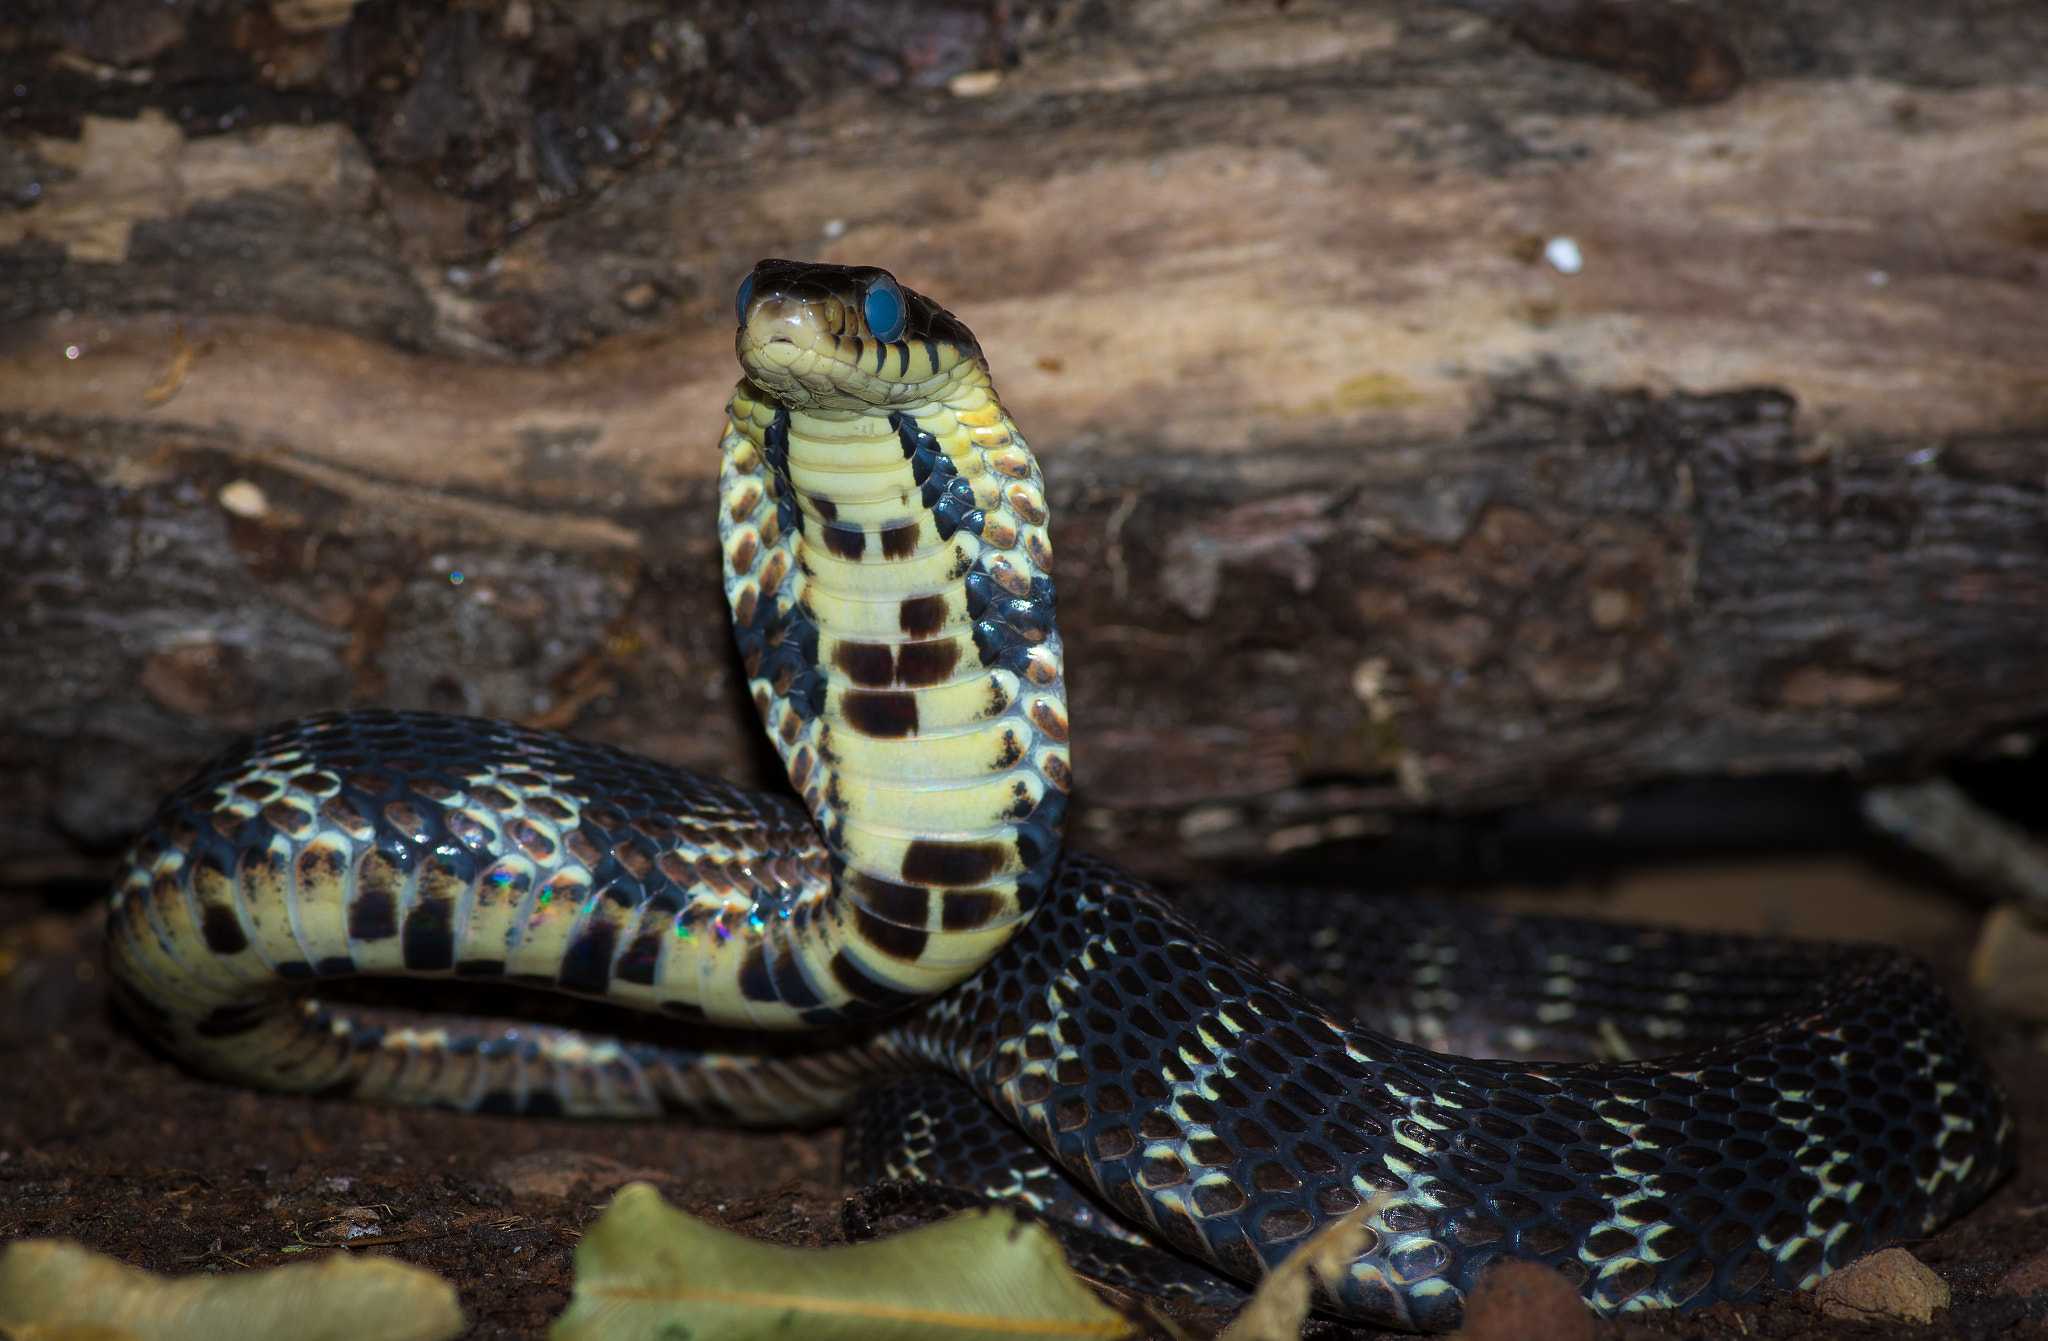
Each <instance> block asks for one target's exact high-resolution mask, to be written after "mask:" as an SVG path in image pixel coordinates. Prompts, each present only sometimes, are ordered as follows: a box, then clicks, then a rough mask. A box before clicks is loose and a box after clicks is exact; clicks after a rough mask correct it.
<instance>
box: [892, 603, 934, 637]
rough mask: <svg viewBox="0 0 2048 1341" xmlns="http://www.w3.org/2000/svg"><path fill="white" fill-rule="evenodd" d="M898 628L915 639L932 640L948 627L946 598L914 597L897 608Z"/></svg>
mask: <svg viewBox="0 0 2048 1341" xmlns="http://www.w3.org/2000/svg"><path fill="white" fill-rule="evenodd" d="M896 627H898V628H900V629H902V630H903V631H904V632H905V633H907V634H909V635H910V636H911V637H913V638H930V637H932V636H934V635H935V634H937V633H938V631H939V630H940V629H942V628H944V627H946V598H945V597H944V596H912V597H911V598H910V599H908V600H906V601H904V602H903V604H902V605H899V606H897V607H896Z"/></svg>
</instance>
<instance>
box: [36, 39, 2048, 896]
mask: <svg viewBox="0 0 2048 1341" xmlns="http://www.w3.org/2000/svg"><path fill="white" fill-rule="evenodd" d="M0 35H4V38H5V40H4V41H0V85H5V87H4V88H0V95H6V94H11V95H12V96H11V100H7V99H5V98H4V97H0V102H4V108H0V565H4V569H0V882H8V883H31V882H36V881H45V880H50V879H58V878H80V879H86V878H92V876H93V875H94V874H95V873H96V872H97V871H98V870H99V869H100V863H102V862H103V861H104V860H105V858H106V855H107V853H108V852H109V851H110V850H111V849H112V848H114V847H116V846H118V844H119V843H120V842H121V841H122V840H123V838H124V837H125V835H126V834H127V833H129V832H130V831H131V830H132V829H133V828H134V827H135V826H136V825H137V824H139V823H140V822H141V821H142V819H143V818H144V817H145V816H146V814H147V811H148V809H149V808H150V807H151V805H152V804H153V802H154V800H155V798H156V797H157V796H158V795H160V794H161V793H162V792H163V791H164V790H165V789H167V788H168V787H169V786H171V785H173V784H175V782H176V781H177V780H178V779H179V777H180V776H182V774H183V773H184V772H185V771H186V770H187V769H189V768H190V767H191V766H192V765H193V764H195V763H196V762H197V761H198V760H199V759H200V758H202V757H203V756H204V755H205V754H207V753H208V752H210V751H212V750H213V749H215V748H218V747H219V746H221V745H222V744H224V743H226V742H227V741H229V740H230V739H232V738H233V737H234V736H236V735H237V734H238V733H242V732H245V731H247V730H249V729H250V728H252V727H254V726H256V725H259V724H261V723H262V722H264V721H266V720H268V719H272V718H277V717H281V716H286V715H289V714H294V713H300V712H308V711H314V710H319V709H325V708H333V707H341V706H364V705H391V706H402V707H428V708H435V709H441V710H447V711H458V712H470V713H477V714H482V715H488V716H498V717H508V718H516V719H519V720H523V721H529V722H536V723H540V724H545V725H549V726H554V727H559V728H562V729H567V730H572V731H575V732H578V733H581V734H585V735H588V736H593V737H597V738H601V739H606V740H610V741H614V742H618V743H621V744H625V745H628V746H630V747H632V748H636V749H640V750H643V751H645V752H648V753H650V754H653V755H656V756H658V757H661V758H664V759H668V760H671V761H674V762H677V763H681V764H685V765H688V766H691V767H695V768H700V769H706V770H710V771H716V772H721V773H726V774H730V775H734V776H739V777H743V778H751V779H756V780H761V781H772V780H773V775H774V770H773V767H772V761H771V760H769V759H768V756H767V754H766V751H765V747H764V746H762V745H760V744H759V743H758V741H757V736H758V733H757V730H756V728H755V725H754V723H753V721H752V718H751V713H750V711H749V710H748V709H747V707H746V705H745V704H744V702H743V700H742V697H741V695H740V693H739V690H738V676H737V665H736V662H735V660H734V657H733V654H732V652H731V650H730V639H729V635H728V633H727V631H726V622H725V619H726V617H725V613H724V610H723V606H722V602H721V601H720V599H719V594H718V581H717V555H716V550H715V537H714V532H713V525H712V511H711V508H712V500H711V484H712V476H713V472H714V469H715V464H714V462H715V452H714V444H715V441H716V438H717V434H718V431H719V428H720V426H721V409H722V405H723V403H724V399H725V397H726V395H727V393H728V391H729V388H730V385H731V382H732V380H733V378H734V376H735V371H734V366H733V362H732V358H731V353H730V339H731V337H730V323H731V316H730V311H731V308H730V301H731V292H732V288H733V286H734V285H735V284H736V282H737V280H738V279H739V277H740V276H741V275H742V274H743V273H744V272H745V270H746V268H747V267H748V266H749V265H751V263H752V262H753V261H754V260H755V259H756V258H757V257H760V256H765V255H793V256H803V257H810V258H815V259H825V260H835V261H847V262H853V261H858V262H863V263H871V264H879V265H884V266H888V267H890V268H891V269H893V270H895V272H896V273H897V274H898V275H899V276H900V277H901V278H902V279H903V280H904V282H906V283H907V284H910V285H911V286H913V287H915V288H918V289H920V290H922V291H924V292H927V293H929V294H931V295H933V296H935V297H937V298H938V299H940V300H941V301H942V302H944V303H946V304H947V305H948V306H950V307H951V308H953V309H954V310H955V311H956V312H958V313H959V314H960V315H961V316H962V317H963V318H964V319H965V320H966V321H967V323H968V324H969V325H970V326H971V327H972V328H973V329H974V330H975V331H976V332H977V334H978V335H979V336H980V337H981V339H982V341H983V344H984V346H985V348H986V349H987V351H988V354H989V358H990V361H991V364H992V366H993V367H994V370H995V373H996V377H997V382H998V385H999V387H1000V388H1001V389H1002V391H1003V393H1004V395H1005V398H1006V400H1007V401H1008V403H1009V405H1010V407H1011V409H1012V410H1013V412H1014V413H1015V414H1016V416H1017V418H1018V420H1019V422H1020V423H1021V424H1022V425H1023V427H1024V429H1025V432H1026V434H1027V435H1028V436H1029V438H1030V439H1031V441H1032V443H1033V445H1034V447H1035V448H1036V450H1037V451H1038V453H1039V454H1040V456H1041V458H1042V459H1043V462H1044V465H1045V469H1046V473H1047V477H1048V481H1049V484H1050V486H1051V492H1052V497H1053V499H1054V501H1055V502H1056V504H1057V505H1058V509H1059V510H1058V513H1057V516H1056V519H1055V528H1056V529H1055V532H1054V538H1055V541H1056V545H1057V555H1058V562H1059V569H1060V580H1061V594H1062V598H1063V599H1062V606H1061V614H1062V617H1063V627H1064V628H1065V630H1066V633H1067V637H1068V642H1069V647H1070V654H1071V658H1072V660H1071V666H1070V678H1071V683H1072V686H1073V709H1074V715H1075V719H1076V723H1077V734H1076V741H1075V762H1076V768H1077V773H1078V775H1079V779H1080V785H1081V790H1082V795H1081V797H1080V802H1081V804H1080V806H1079V808H1078V809H1077V811H1076V812H1075V814H1076V827H1075V839H1076V841H1077V842H1079V843H1081V844H1084V845H1086V846H1088V847H1090V848H1093V849H1095V850H1098V851H1103V852H1105V853H1106V854H1109V855H1113V856H1117V857H1119V858H1121V859H1123V860H1126V861H1128V862H1130V863H1131V864H1133V865H1134V866H1136V867H1137V868H1138V869H1140V870H1142V871H1144V872H1147V873H1151V874H1155V875H1162V876H1186V875H1189V874H1194V873H1199V872H1203V871H1210V870H1215V869H1217V868H1219V867H1225V866H1242V865H1245V864H1247V863H1255V862H1257V861H1258V860H1260V859H1261V858H1263V857H1266V856H1270V855H1272V854H1275V853H1280V852H1287V851H1292V850H1295V849H1298V848H1302V847H1306V846H1309V845H1313V844H1316V843H1319V842H1324V841H1328V840H1337V839H1346V838H1354V837H1358V836H1360V835H1365V834H1370V833H1373V832H1376V831H1378V830H1380V829H1382V828H1384V827H1385V825H1386V823H1387V822H1388V817H1389V816H1391V815H1394V814H1397V813H1400V812H1403V811H1413V810H1418V809H1424V808H1431V807H1441V808H1447V809H1449V810H1452V811H1464V812H1469V811H1474V810H1481V809H1485V808H1490V807H1497V806H1508V805H1517V804H1526V803H1530V802H1542V801H1556V800H1564V799H1572V798H1586V797H1593V796H1599V795H1605V794H1611V793H1614V792H1618V791H1621V790H1624V789H1627V788H1630V787H1632V786H1637V785H1640V784H1643V783H1646V782H1650V781H1654V780H1659V779H1667V778H1673V777H1685V776H1702V775H1715V774H1729V773H1760V772H1775V771H1789V772H1824V771H1842V770H1847V771H1849V772H1851V773H1854V774H1857V775H1872V776H1874V775H1885V774H1903V773H1908V772H1911V771H1913V770H1916V769H1922V768H1925V767H1927V766H1929V765H1930V764H1931V763H1933V762H1935V761H1938V760H1940V759H1943V758H1947V757H1953V756H1957V755H1962V754H1968V753H1971V752H1982V751H1987V750H1989V751H1998V750H2004V751H2024V750H2028V749H2031V748H2032V742H2033V735H2034V731H2035V729H2036V728H2037V727H2038V726H2039V725H2040V724H2041V723H2042V722H2044V721H2048V621H2044V620H2043V619H2042V617H2041V612H2042V611H2043V610H2044V609H2048V194H2044V187H2043V183H2044V182H2048V84H2044V83H2043V82H2042V81H2041V78H2040V74H2039V69H2038V53H2039V52H2040V51H2041V50H2043V49H2044V48H2048V16H2044V11H2042V10H2041V9H2039V8H2038V7H2036V6H2032V5H2028V4H2023V3H2005V4H2001V3H1992V2H1991V0H1974V2H1973V3H1956V4H1948V5H1943V6H1939V7H1933V8H1930V7H1927V6H1925V5H1920V4H1914V3H1907V2H1906V0H1880V2H1879V3H1876V4H1868V3H1864V4H1856V5H1850V4H1847V3H1838V2H1837V0H1804V3H1795V4H1790V5H1769V6H1765V5H1756V4H1747V3H1740V2H1737V0H1702V3H1697V4H1686V5H1682V6H1680V5H1667V4H1664V3H1662V0H1632V2H1631V3H1612V4H1610V3H1600V2H1598V0H1580V2H1576V3H1552V2H1551V0H1543V2H1542V3H1515V4H1508V5H1501V4H1495V3H1486V4H1478V5H1475V6H1473V7H1468V8H1455V7H1450V6H1445V5H1431V4H1424V3H1419V0H1389V2H1387V3H1378V2H1374V0H1368V2H1367V3H1358V4H1337V3H1329V4H1318V3H1313V2H1312V0H1310V2H1306V3H1304V2H1303V0H1296V3H1292V4H1288V5H1285V6H1278V7H1276V6H1270V5H1263V4H1261V5H1254V4H1248V3H1237V2H1235V0H1189V3H1184V4H1151V5H1144V4H1129V5H1109V4H1095V3H1082V0H1071V2H1069V0H1040V2H1038V3H1030V2H1027V0H1020V2H1019V3H993V2H991V3H988V4H956V5H943V4H937V3H929V2H926V3H914V4H910V5H900V4H889V5H884V4H880V3H873V4H867V3H860V2H858V0H857V2H855V3H849V4H847V5H845V6H840V7H835V8H833V9H831V10H830V11H829V12H828V11H826V10H824V9H823V8H822V7H819V6H813V5H807V4H801V3H798V2H797V0H783V2H782V3H769V4H753V5H737V4H723V3H713V2H712V0H701V2H700V3H682V2H681V0H678V2H676V3H669V4H662V3H649V4H646V5H641V6H637V7H619V8H618V10H617V12H616V13H614V12H612V11H610V10H607V9H605V8H604V7H599V6H571V5H561V6H551V5H549V4H546V3H536V2H535V0H507V3H504V4H502V5H496V4H491V3H484V4H478V5H472V6H465V7H461V8H448V7H444V6H439V5H429V4H426V3H424V2H423V0H421V2H419V3H406V2H403V0H370V2H369V3H364V4H360V5H354V6H351V5H350V4H349V3H347V0H274V2H273V3H271V4H269V5H267V6H266V5H262V4H237V3H225V4H209V3H201V2H200V0H175V2H174V3H168V4H166V3H161V0H146V3H145V0H101V2H99V3H93V4H88V5H83V6H74V5H65V6H56V5H50V6H44V7H38V6H35V5H30V6H26V7H24V8H23V9H22V10H21V11H20V12H19V13H18V14H14V15H13V16H11V17H8V18H4V19H0Z"/></svg>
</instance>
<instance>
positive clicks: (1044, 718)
mask: <svg viewBox="0 0 2048 1341" xmlns="http://www.w3.org/2000/svg"><path fill="white" fill-rule="evenodd" d="M1031 722H1032V725H1034V726H1036V727H1037V728H1038V729H1039V730H1040V731H1043V732H1044V733H1045V734H1046V735H1047V736H1049V737H1051V738H1052V739H1053V740H1059V741H1064V740H1065V739H1066V738H1067V719H1066V718H1064V717H1062V716H1060V710H1059V705H1057V704H1055V703H1054V702H1053V701H1052V700H1050V699H1043V698H1037V699H1033V700H1031Z"/></svg>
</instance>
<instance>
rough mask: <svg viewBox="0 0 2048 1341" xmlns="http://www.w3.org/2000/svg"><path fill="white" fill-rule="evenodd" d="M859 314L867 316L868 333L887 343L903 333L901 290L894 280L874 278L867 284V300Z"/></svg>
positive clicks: (903, 313)
mask: <svg viewBox="0 0 2048 1341" xmlns="http://www.w3.org/2000/svg"><path fill="white" fill-rule="evenodd" d="M861 315H862V316H864V317H866V318H867V321H868V334H870V335H872V336H874V337H875V338H876V339H877V340H880V341H882V342H883V343H884V344H887V343H888V342H889V341H891V340H895V339H898V338H900V337H901V336H902V334H903V319H904V316H905V315H906V314H905V312H904V308H903V291H902V290H901V289H899V288H897V287H896V281H895V280H893V279H889V278H886V277H884V278H882V279H878V280H876V281H875V282H874V283H873V284H870V285H869V286H868V296H867V302H866V303H865V304H863V306H862V308H861Z"/></svg>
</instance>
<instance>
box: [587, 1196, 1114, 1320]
mask: <svg viewBox="0 0 2048 1341" xmlns="http://www.w3.org/2000/svg"><path fill="white" fill-rule="evenodd" d="M1133 1330H1134V1328H1133V1326H1132V1324H1131V1323H1130V1322H1129V1321H1128V1320H1127V1319H1125V1318H1124V1317H1122V1316H1121V1315H1119V1314H1118V1313H1117V1312H1115V1311H1114V1310H1113V1309H1111V1308H1109V1307H1108V1306H1107V1305H1105V1304H1104V1303H1103V1302H1102V1301H1101V1300H1099V1299H1097V1298H1096V1297H1095V1296H1094V1295H1093V1294H1092V1293H1090V1292H1089V1290H1088V1288H1087V1287H1086V1286H1084V1285H1083V1284H1081V1282H1080V1281H1079V1280H1078V1279H1076V1277H1075V1276H1074V1273H1073V1272H1072V1271H1070V1270H1068V1269H1067V1264H1066V1259H1065V1258H1064V1257H1062V1256H1061V1254H1060V1248H1059V1244H1058V1243H1056V1242H1055V1241H1054V1240H1053V1238H1052V1236H1051V1235H1050V1234H1048V1233H1046V1231H1045V1230H1043V1229H1041V1228H1039V1227H1038V1226H1036V1225H1024V1224H1019V1223H1018V1222H1017V1220H1016V1219H1015V1217H1013V1216H1010V1215H1008V1214H1005V1213H1003V1212H1000V1211H970V1212H967V1213H966V1214H964V1215H958V1216H955V1217H953V1218H952V1219H950V1220H946V1221H943V1222H941V1223H939V1224H936V1225H928V1226H926V1227H925V1228H923V1229H917V1230H913V1231H911V1232H910V1233H908V1234H903V1235H899V1236H898V1237H896V1238H891V1239H882V1240H880V1241H878V1242H874V1243H856V1244H852V1245H849V1246H847V1247H844V1248H826V1249H815V1248H778V1247H773V1246H771V1245H768V1244H764V1243H755V1242H753V1241H751V1240H748V1239H743V1238H741V1237H739V1236H738V1235H736V1234H729V1233H727V1232H726V1231H725V1230H722V1229H718V1228H716V1227H714V1226H711V1225H707V1224H705V1223H703V1222H702V1221H700V1220H694V1219H692V1218H691V1217H689V1216H687V1215H685V1214H683V1213H682V1212H681V1211H678V1210H676V1209H675V1208H674V1207H672V1206H669V1205H668V1204H667V1203H665V1202H663V1201H662V1199H661V1194H660V1193H658V1192H656V1191H655V1190H654V1189H653V1188H652V1187H650V1186H649V1185H648V1184H646V1183H632V1184H629V1185H627V1186H626V1187H625V1188H622V1189H621V1190H620V1192H619V1194H618V1196H617V1197H616V1198H614V1199H613V1201H612V1204H611V1207H610V1208H609V1209H608V1210H606V1211H605V1213H604V1215H603V1216H601V1217H600V1218H599V1219H598V1221H597V1223H596V1224H594V1225H592V1226H591V1227H590V1230H589V1232H588V1233H586V1234H585V1235H584V1236H583V1240H582V1242H581V1243H579V1244H577V1246H576V1288H575V1293H574V1295H573V1296H572V1297H571V1299H570V1301H569V1309H568V1312H566V1313H564V1314H563V1315H562V1316H561V1318H560V1319H559V1320H558V1321H556V1323H555V1325H554V1326H553V1327H552V1328H551V1329H550V1330H549V1332H548V1336H549V1338H550V1341H639V1339H640V1338H646V1341H691V1339H692V1338H717V1341H755V1339H757V1338H771V1337H773V1338H802V1341H882V1339H883V1338H888V1339H889V1341H897V1339H898V1338H901V1339H902V1341H1032V1339H1033V1338H1045V1341H1077V1339H1078V1338H1114V1337H1125V1336H1129V1335H1131V1334H1132V1332H1133Z"/></svg>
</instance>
